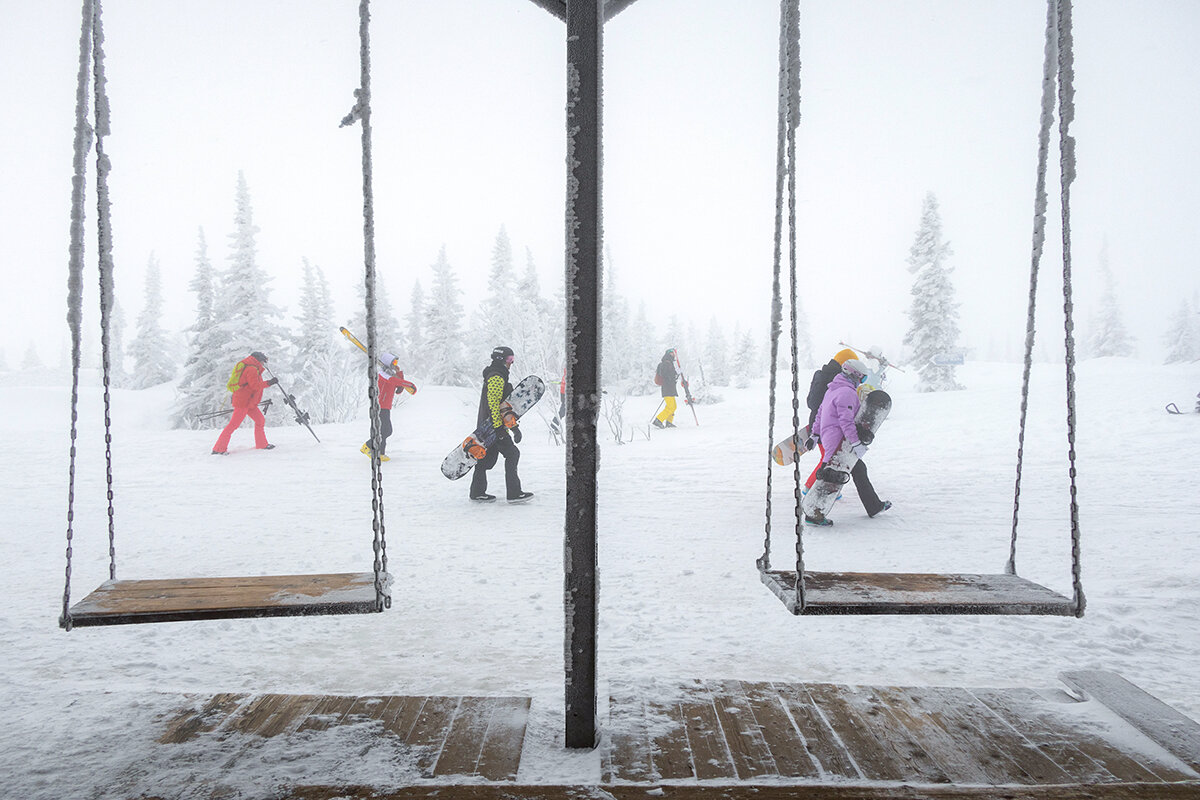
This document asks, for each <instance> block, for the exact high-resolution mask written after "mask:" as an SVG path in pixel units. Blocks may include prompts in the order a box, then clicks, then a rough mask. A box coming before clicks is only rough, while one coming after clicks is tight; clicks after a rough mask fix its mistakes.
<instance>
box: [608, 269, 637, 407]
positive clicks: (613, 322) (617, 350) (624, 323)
mask: <svg viewBox="0 0 1200 800" xmlns="http://www.w3.org/2000/svg"><path fill="white" fill-rule="evenodd" d="M604 255H605V259H604V262H605V276H604V291H603V293H602V296H601V298H600V305H601V307H600V317H601V325H600V330H601V351H600V352H601V353H603V354H604V358H603V361H602V363H601V365H600V369H601V373H602V375H601V378H600V380H601V383H602V385H603V386H604V387H605V388H606V389H610V390H615V391H620V392H622V393H624V392H625V391H626V390H627V387H628V385H629V384H630V383H631V382H637V381H639V380H645V378H644V377H642V376H640V375H634V374H633V369H632V367H633V359H632V357H631V356H632V347H631V345H630V337H629V302H628V301H627V300H626V299H625V298H624V297H622V296H621V293H620V292H619V291H618V288H617V269H616V264H615V263H614V262H613V257H612V251H611V250H609V249H608V247H605V249H604Z"/></svg>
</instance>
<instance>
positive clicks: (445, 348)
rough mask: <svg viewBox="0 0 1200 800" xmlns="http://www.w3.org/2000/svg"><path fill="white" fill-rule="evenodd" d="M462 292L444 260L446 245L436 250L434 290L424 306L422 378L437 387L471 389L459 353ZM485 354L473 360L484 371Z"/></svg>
mask: <svg viewBox="0 0 1200 800" xmlns="http://www.w3.org/2000/svg"><path fill="white" fill-rule="evenodd" d="M461 298H462V289H460V288H459V287H458V277H457V276H456V275H455V274H454V268H453V267H452V266H450V262H449V261H448V260H447V258H446V246H445V245H442V248H441V250H439V251H438V258H437V261H435V262H434V263H433V287H432V290H431V291H430V295H429V304H428V305H427V306H426V307H425V359H426V361H425V377H426V380H427V381H428V382H429V383H432V384H435V385H438V386H470V385H472V384H474V383H475V375H474V370H471V369H468V368H467V367H466V365H465V363H464V360H463V352H462V327H463V325H462V317H463V306H462V299H461ZM490 352H491V346H489V347H488V349H487V351H485V352H484V353H482V354H478V355H477V356H476V357H475V360H476V361H479V362H480V364H481V366H480V369H481V370H482V369H483V366H482V365H483V364H486V359H487V353H490Z"/></svg>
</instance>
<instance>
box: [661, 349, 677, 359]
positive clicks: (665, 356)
mask: <svg viewBox="0 0 1200 800" xmlns="http://www.w3.org/2000/svg"><path fill="white" fill-rule="evenodd" d="M673 358H675V348H674V347H672V348H670V349H669V350H667V352H665V353H663V361H670V360H671V359H673Z"/></svg>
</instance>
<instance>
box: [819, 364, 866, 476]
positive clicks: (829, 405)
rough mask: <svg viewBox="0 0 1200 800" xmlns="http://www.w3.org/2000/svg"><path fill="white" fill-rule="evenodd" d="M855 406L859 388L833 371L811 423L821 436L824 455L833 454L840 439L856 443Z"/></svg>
mask: <svg viewBox="0 0 1200 800" xmlns="http://www.w3.org/2000/svg"><path fill="white" fill-rule="evenodd" d="M858 407H859V399H858V390H857V389H856V388H855V386H854V384H853V383H851V382H850V379H849V378H847V377H846V376H845V375H841V374H839V375H836V376H835V377H834V379H833V380H832V381H830V382H829V389H828V390H827V391H826V392H825V399H824V400H822V401H821V407H820V408H818V409H817V416H816V418H815V419H814V420H813V424H812V432H813V433H815V434H816V435H817V436H819V437H821V446H822V447H824V448H825V456H826V459H829V458H832V457H833V454H834V453H836V452H837V450H838V447H839V446H841V444H842V440H843V439H845V440H846V441H848V442H850V444H851V445H856V444H858V429H857V428H855V427H854V417H855V415H856V414H858Z"/></svg>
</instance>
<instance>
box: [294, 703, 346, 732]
mask: <svg viewBox="0 0 1200 800" xmlns="http://www.w3.org/2000/svg"><path fill="white" fill-rule="evenodd" d="M357 701H358V698H357V697H353V696H349V695H340V694H335V695H324V696H323V697H321V698H320V699H318V700H317V702H316V703H315V704H314V705H313V708H312V711H310V712H309V713H308V715H307V716H306V717H305V718H304V721H303V722H301V723H300V724H299V725H298V726H296V732H297V733H304V732H306V731H323V730H327V729H329V728H332V727H333V726H334V725H340V724H341V722H342V720H343V719H345V718H346V715H347V714H349V713H350V709H351V708H353V707H354V704H355V703H356V702H357Z"/></svg>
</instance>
